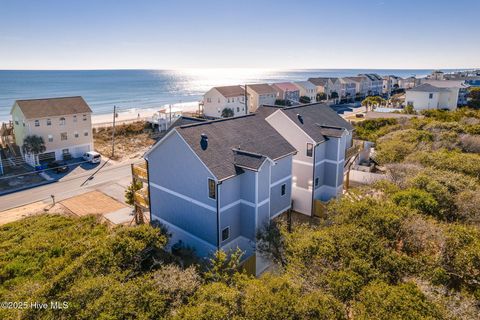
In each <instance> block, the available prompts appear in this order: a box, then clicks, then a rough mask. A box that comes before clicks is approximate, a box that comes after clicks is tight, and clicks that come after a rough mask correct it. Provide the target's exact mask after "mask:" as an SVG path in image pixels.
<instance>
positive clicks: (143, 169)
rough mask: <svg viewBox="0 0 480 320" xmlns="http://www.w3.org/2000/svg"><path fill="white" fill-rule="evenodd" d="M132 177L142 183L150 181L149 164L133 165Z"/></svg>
mask: <svg viewBox="0 0 480 320" xmlns="http://www.w3.org/2000/svg"><path fill="white" fill-rule="evenodd" d="M132 176H133V177H134V178H136V179H138V180H140V181H142V182H147V181H148V171H147V164H146V163H142V164H132Z"/></svg>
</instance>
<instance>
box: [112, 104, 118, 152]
mask: <svg viewBox="0 0 480 320" xmlns="http://www.w3.org/2000/svg"><path fill="white" fill-rule="evenodd" d="M116 117H117V106H115V105H114V106H113V130H112V158H113V157H114V156H115V118H116Z"/></svg>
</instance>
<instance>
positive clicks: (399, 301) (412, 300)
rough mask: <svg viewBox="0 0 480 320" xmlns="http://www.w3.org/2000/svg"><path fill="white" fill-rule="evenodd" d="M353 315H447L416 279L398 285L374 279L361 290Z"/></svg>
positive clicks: (403, 318) (400, 317)
mask: <svg viewBox="0 0 480 320" xmlns="http://www.w3.org/2000/svg"><path fill="white" fill-rule="evenodd" d="M353 315H354V317H355V318H356V319H392V320H396V319H398V320H406V319H410V320H416V319H445V313H444V311H443V310H442V309H440V307H439V306H437V305H435V304H433V303H431V302H430V301H429V300H428V299H427V298H426V296H425V295H424V294H423V293H422V292H421V291H420V290H419V289H418V287H417V286H416V285H415V284H413V283H404V284H401V285H398V286H391V285H388V284H385V283H382V282H375V283H372V284H371V285H369V286H367V287H365V288H364V289H363V290H362V292H361V293H360V294H359V297H358V300H357V302H356V303H354V305H353Z"/></svg>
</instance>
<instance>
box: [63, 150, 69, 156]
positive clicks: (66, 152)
mask: <svg viewBox="0 0 480 320" xmlns="http://www.w3.org/2000/svg"><path fill="white" fill-rule="evenodd" d="M69 153H70V152H68V149H63V150H62V154H63V155H66V154H69Z"/></svg>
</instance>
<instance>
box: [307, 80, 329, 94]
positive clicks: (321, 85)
mask: <svg viewBox="0 0 480 320" xmlns="http://www.w3.org/2000/svg"><path fill="white" fill-rule="evenodd" d="M308 82H311V83H313V84H314V85H315V87H316V88H317V93H325V94H327V92H328V85H329V79H328V78H309V79H308Z"/></svg>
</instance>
